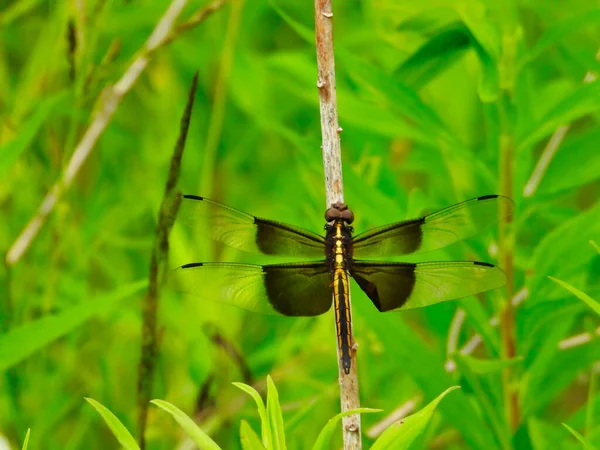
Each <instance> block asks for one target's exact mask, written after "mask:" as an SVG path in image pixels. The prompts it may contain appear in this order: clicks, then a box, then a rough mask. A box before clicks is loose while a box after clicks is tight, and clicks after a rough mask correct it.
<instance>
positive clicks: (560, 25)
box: [519, 7, 600, 65]
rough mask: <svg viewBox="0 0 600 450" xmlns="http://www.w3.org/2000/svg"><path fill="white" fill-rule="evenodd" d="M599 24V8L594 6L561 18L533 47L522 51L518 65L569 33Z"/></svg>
mask: <svg viewBox="0 0 600 450" xmlns="http://www.w3.org/2000/svg"><path fill="white" fill-rule="evenodd" d="M599 25H600V9H598V8H594V7H592V8H591V9H590V10H588V11H584V12H581V13H578V14H576V15H574V16H571V17H565V18H562V19H561V20H559V21H556V22H555V23H554V24H552V25H551V26H549V27H548V28H547V29H546V30H545V31H544V34H542V36H541V37H540V38H539V39H538V40H537V42H536V43H535V44H534V45H533V47H532V48H531V49H530V50H529V51H528V52H524V54H523V59H522V60H521V61H519V65H522V64H527V63H529V62H531V61H533V60H534V59H535V58H537V57H538V56H540V55H541V54H542V53H543V52H545V51H546V50H548V49H550V48H552V47H553V46H554V45H556V44H557V43H560V42H561V41H563V40H564V39H565V38H566V37H568V36H569V35H570V34H571V33H575V32H577V33H580V32H582V30H583V29H584V28H586V27H598V26H599ZM592 62H593V57H590V63H592Z"/></svg>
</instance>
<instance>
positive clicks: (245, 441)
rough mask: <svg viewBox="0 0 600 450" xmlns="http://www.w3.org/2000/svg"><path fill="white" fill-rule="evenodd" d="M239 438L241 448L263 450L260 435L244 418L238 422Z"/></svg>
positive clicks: (244, 449)
mask: <svg viewBox="0 0 600 450" xmlns="http://www.w3.org/2000/svg"><path fill="white" fill-rule="evenodd" d="M240 439H241V441H242V449H243V450H265V446H264V445H263V444H262V442H261V440H260V437H259V436H258V434H256V431H254V430H253V429H252V427H251V426H250V425H249V424H248V422H246V421H245V420H242V422H241V424H240Z"/></svg>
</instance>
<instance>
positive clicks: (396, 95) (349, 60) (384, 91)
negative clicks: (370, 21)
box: [344, 54, 462, 148]
mask: <svg viewBox="0 0 600 450" xmlns="http://www.w3.org/2000/svg"><path fill="white" fill-rule="evenodd" d="M344 65H345V66H347V67H348V75H349V76H351V77H352V78H353V79H354V80H355V82H356V83H357V84H359V85H361V86H363V87H364V88H365V89H367V90H370V91H372V94H371V95H370V98H374V99H375V100H376V101H377V102H381V103H384V104H386V105H387V108H386V109H392V110H396V111H398V112H399V113H400V114H401V115H402V116H403V117H408V118H410V120H411V121H415V122H416V123H417V125H418V126H417V127H414V128H417V130H413V131H412V132H411V133H412V135H413V137H414V138H415V139H418V140H419V141H421V142H424V143H427V144H432V145H437V141H438V140H439V139H442V140H443V141H444V142H446V143H447V144H448V145H449V146H454V147H459V148H460V147H462V145H461V143H460V142H458V140H457V138H456V136H454V134H453V133H452V132H451V131H450V130H449V129H448V128H447V127H446V125H445V124H444V123H443V122H442V120H441V119H440V118H439V116H438V115H437V113H436V112H435V111H434V110H433V109H432V108H430V107H429V106H427V104H426V103H425V102H423V100H421V98H420V97H419V95H418V94H417V93H416V92H414V91H413V90H412V89H410V88H408V87H407V86H405V85H403V84H402V83H401V82H399V81H398V80H397V79H395V78H394V77H393V76H392V75H391V74H388V73H386V72H384V71H382V70H379V69H377V68H376V67H373V65H369V64H367V63H366V62H365V61H364V60H361V59H359V58H356V57H355V56H353V55H350V54H348V55H345V58H344ZM364 103H366V101H363V104H364ZM358 111H361V109H360V108H359V109H358ZM361 116H362V118H363V120H364V118H365V111H364V109H363V110H362V111H361ZM367 117H369V118H371V119H372V118H373V116H371V115H368V116H367ZM399 120H400V119H399V118H398V119H397V120H396V121H399Z"/></svg>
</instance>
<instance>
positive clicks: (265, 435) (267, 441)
mask: <svg viewBox="0 0 600 450" xmlns="http://www.w3.org/2000/svg"><path fill="white" fill-rule="evenodd" d="M232 384H233V385H234V386H235V387H237V388H239V389H241V390H242V391H244V392H245V393H247V394H249V395H250V397H252V398H253V399H254V401H255V402H256V408H257V409H258V416H259V417H260V432H261V435H262V443H263V445H264V446H265V447H266V448H268V449H272V448H273V434H272V433H271V430H270V428H269V419H268V418H267V410H266V408H265V404H264V403H263V400H262V398H261V396H260V394H259V393H258V391H257V390H256V389H254V388H253V387H252V386H248V385H247V384H244V383H232Z"/></svg>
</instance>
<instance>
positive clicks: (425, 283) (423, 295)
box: [350, 261, 506, 312]
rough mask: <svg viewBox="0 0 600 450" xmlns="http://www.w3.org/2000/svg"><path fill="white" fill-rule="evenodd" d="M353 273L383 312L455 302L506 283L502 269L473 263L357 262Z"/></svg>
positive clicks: (351, 272) (351, 271) (353, 266)
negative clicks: (449, 301)
mask: <svg viewBox="0 0 600 450" xmlns="http://www.w3.org/2000/svg"><path fill="white" fill-rule="evenodd" d="M350 274H351V275H352V277H353V278H354V279H355V280H356V282H357V283H358V285H359V286H360V288H361V289H362V290H363V291H364V292H365V293H366V294H367V296H368V297H369V298H370V299H371V301H372V302H373V304H374V305H375V306H376V307H377V309H378V310H379V311H382V312H383V311H391V310H394V309H398V308H404V309H410V308H420V307H423V306H429V305H432V304H435V303H439V302H445V301H448V300H456V299H459V298H463V297H468V296H470V295H474V294H478V293H480V292H484V291H487V290H489V289H495V288H498V287H500V286H503V285H504V284H505V283H506V275H505V274H504V272H503V271H502V270H501V269H499V268H498V267H496V266H494V265H492V264H487V263H482V262H473V261H451V262H427V263H419V264H410V263H387V262H370V261H354V263H353V265H352V269H351V270H350Z"/></svg>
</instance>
